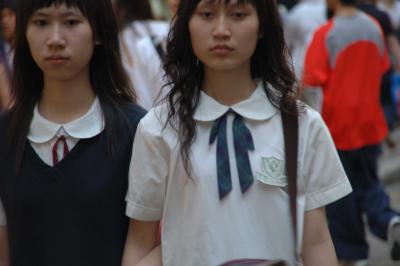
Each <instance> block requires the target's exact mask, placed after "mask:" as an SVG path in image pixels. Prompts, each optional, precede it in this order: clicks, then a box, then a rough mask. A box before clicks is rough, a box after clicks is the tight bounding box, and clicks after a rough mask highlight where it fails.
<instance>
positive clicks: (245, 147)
mask: <svg viewBox="0 0 400 266" xmlns="http://www.w3.org/2000/svg"><path fill="white" fill-rule="evenodd" d="M226 119H227V113H226V114H224V115H223V116H221V117H220V118H219V119H217V120H215V121H214V124H213V126H212V128H211V133H210V139H209V144H210V145H211V144H212V143H214V141H215V139H217V176H218V192H219V198H220V199H223V198H224V197H225V196H226V195H227V194H228V193H229V192H230V191H231V190H232V180H231V170H230V165H229V153H228V143H227V139H226V124H227V122H226ZM232 132H233V143H234V147H235V157H236V167H237V170H238V175H239V182H240V190H241V191H242V193H244V192H245V191H246V190H247V189H248V188H249V187H250V185H251V184H252V183H253V173H252V171H251V166H250V159H249V153H248V151H249V150H254V143H253V138H252V136H251V132H250V130H249V129H248V128H247V127H246V125H245V124H244V122H243V117H242V116H240V115H238V114H235V118H234V120H233V124H232Z"/></svg>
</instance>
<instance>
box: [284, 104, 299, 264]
mask: <svg viewBox="0 0 400 266" xmlns="http://www.w3.org/2000/svg"><path fill="white" fill-rule="evenodd" d="M281 114H282V125H283V135H284V141H285V167H286V175H287V177H288V189H289V202H290V214H291V218H292V219H291V220H292V230H293V240H294V248H295V255H296V260H297V259H298V253H297V204H296V201H297V156H298V139H299V122H298V114H297V112H296V114H288V113H286V112H284V111H282V112H281Z"/></svg>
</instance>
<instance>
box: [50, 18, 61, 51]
mask: <svg viewBox="0 0 400 266" xmlns="http://www.w3.org/2000/svg"><path fill="white" fill-rule="evenodd" d="M49 31H50V32H49V36H48V39H47V45H48V46H49V48H51V49H59V48H63V47H64V46H65V38H64V36H63V33H62V29H61V27H60V26H59V25H57V24H55V25H52V26H51V27H50V29H49Z"/></svg>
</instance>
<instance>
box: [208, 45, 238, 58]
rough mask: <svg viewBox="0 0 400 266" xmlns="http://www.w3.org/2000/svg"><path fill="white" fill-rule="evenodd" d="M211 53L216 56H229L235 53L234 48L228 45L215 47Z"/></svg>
mask: <svg viewBox="0 0 400 266" xmlns="http://www.w3.org/2000/svg"><path fill="white" fill-rule="evenodd" d="M210 51H211V52H212V53H213V54H215V55H216V56H227V55H229V54H230V53H231V52H232V51H233V48H232V47H231V46H228V45H215V46H213V47H212V48H211V49H210Z"/></svg>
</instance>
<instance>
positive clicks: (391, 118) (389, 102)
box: [357, 0, 400, 148]
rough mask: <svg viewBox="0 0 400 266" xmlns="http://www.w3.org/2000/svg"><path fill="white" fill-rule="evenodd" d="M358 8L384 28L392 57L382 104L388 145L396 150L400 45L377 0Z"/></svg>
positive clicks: (367, 0) (363, 2)
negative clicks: (394, 90) (395, 92)
mask: <svg viewBox="0 0 400 266" xmlns="http://www.w3.org/2000/svg"><path fill="white" fill-rule="evenodd" d="M357 7H358V8H359V9H360V10H362V11H364V12H365V13H367V14H369V15H371V16H372V17H374V18H375V19H376V20H377V21H378V23H379V25H380V26H381V28H382V31H383V35H384V38H385V41H386V46H387V48H388V51H389V52H390V55H391V59H392V60H391V62H392V66H391V68H390V69H389V70H388V71H387V72H386V73H385V74H384V75H383V77H382V82H381V104H382V107H383V111H384V113H385V118H386V123H387V125H388V128H389V133H388V134H387V136H386V139H385V141H386V143H387V145H388V146H389V147H390V148H394V147H395V146H396V143H395V142H394V140H393V139H392V138H391V135H390V132H391V131H392V130H393V129H394V127H395V121H396V119H397V111H396V105H395V104H394V99H393V95H392V78H393V75H394V73H395V72H396V73H400V44H399V40H398V39H397V36H396V32H395V30H394V28H393V25H392V22H391V21H390V17H389V15H388V14H387V13H386V12H385V11H383V10H380V9H379V8H378V7H377V0H359V3H358V5H357Z"/></svg>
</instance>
